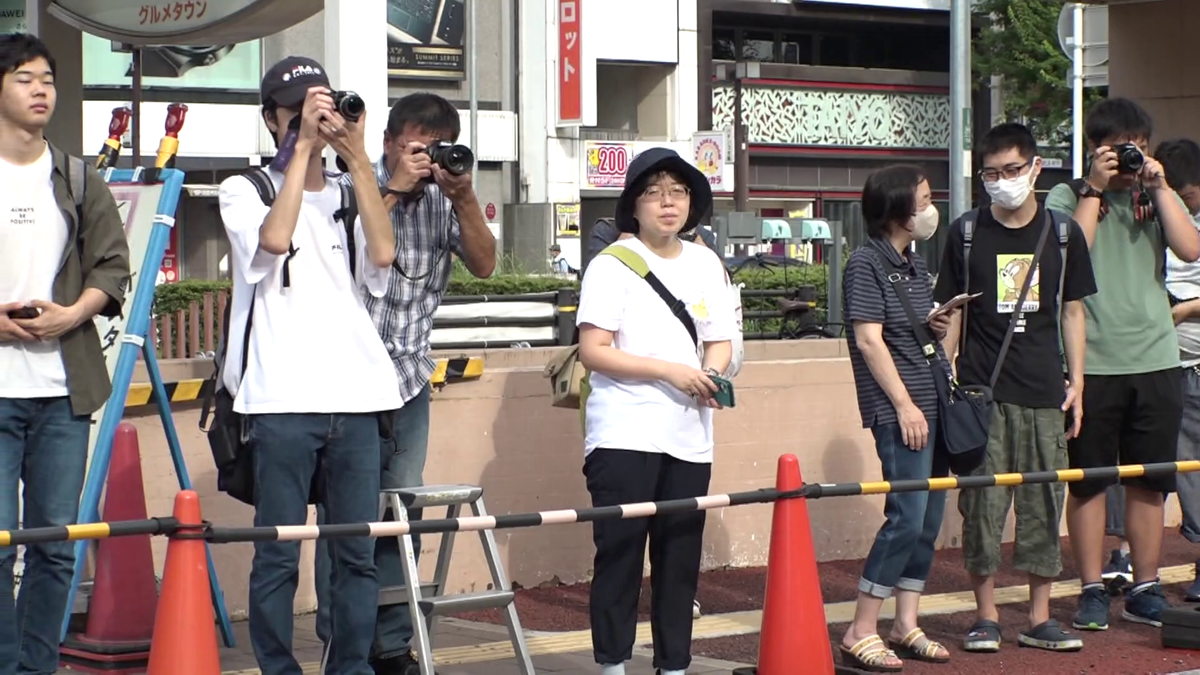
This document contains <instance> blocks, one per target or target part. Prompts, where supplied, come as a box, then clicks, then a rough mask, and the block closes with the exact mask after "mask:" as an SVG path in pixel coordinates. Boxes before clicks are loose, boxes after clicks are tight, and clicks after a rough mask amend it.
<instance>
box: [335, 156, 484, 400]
mask: <svg viewBox="0 0 1200 675" xmlns="http://www.w3.org/2000/svg"><path fill="white" fill-rule="evenodd" d="M374 166H375V178H376V179H377V180H378V183H379V185H380V186H383V185H386V184H387V182H388V179H390V178H391V174H390V173H389V172H388V169H387V166H386V165H384V163H383V162H382V161H380V162H378V163H376V164H375V165H374ZM341 180H342V181H343V182H344V183H345V184H347V185H352V184H353V183H352V181H351V180H350V174H345V175H343V176H342V178H341ZM391 217H392V230H393V232H395V235H396V256H395V260H394V262H393V263H392V273H391V278H390V280H389V281H388V286H387V291H386V292H385V293H384V294H383V297H380V298H376V297H374V296H372V295H371V294H370V293H367V292H366V290H365V288H364V289H360V290H362V293H363V300H364V302H365V303H366V306H367V311H368V312H370V313H371V320H372V321H374V322H375V328H376V329H377V330H378V331H379V337H380V338H382V339H383V344H384V346H385V347H387V350H388V354H389V355H391V357H392V365H394V366H395V367H396V376H397V377H398V379H399V380H400V396H401V397H402V398H403V399H404V401H405V402H406V403H407V402H408V401H410V400H412V398H413V397H414V396H416V395H417V394H418V393H420V392H421V390H422V389H423V388H424V387H425V385H426V384H428V383H429V378H430V376H431V375H433V370H434V365H435V364H434V361H433V359H431V358H430V357H429V351H430V346H429V338H430V334H431V333H433V314H434V312H436V311H437V308H438V306H439V305H441V303H442V297H443V296H444V295H445V294H446V286H447V285H448V284H449V281H450V270H451V267H452V265H453V258H452V257H451V255H450V254H451V253H453V254H454V255H457V256H458V257H459V258H462V256H463V253H462V237H461V230H460V229H459V224H458V214H456V213H455V212H454V208H453V206H452V205H451V204H450V198H449V197H446V196H445V195H444V194H442V191H441V189H440V188H439V187H438V186H437V185H436V184H434V183H430V184H428V185H427V186H426V187H425V192H424V193H422V194H420V195H419V196H418V197H417V198H416V199H414V200H411V201H407V202H406V201H404V200H401V201H400V202H399V203H397V204H396V207H395V208H393V209H392V212H391Z"/></svg>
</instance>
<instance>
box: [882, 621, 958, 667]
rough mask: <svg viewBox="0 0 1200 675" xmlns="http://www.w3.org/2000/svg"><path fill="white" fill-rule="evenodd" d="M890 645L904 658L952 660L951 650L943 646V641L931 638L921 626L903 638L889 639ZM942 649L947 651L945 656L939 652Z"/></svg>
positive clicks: (934, 660) (937, 661)
mask: <svg viewBox="0 0 1200 675" xmlns="http://www.w3.org/2000/svg"><path fill="white" fill-rule="evenodd" d="M888 646H889V647H891V648H892V649H893V650H895V651H896V653H897V654H900V655H901V656H902V657H903V658H906V659H912V660H914V661H924V662H925V663H947V662H948V661H950V650H949V649H946V648H945V647H944V646H942V644H941V643H939V642H934V641H933V640H930V639H929V638H928V637H927V636H926V635H925V631H923V630H921V629H920V628H914V629H912V630H911V631H909V632H908V635H905V636H904V639H903V640H896V639H895V638H892V639H889V640H888ZM942 651H944V652H946V655H945V656H939V655H938V652H942Z"/></svg>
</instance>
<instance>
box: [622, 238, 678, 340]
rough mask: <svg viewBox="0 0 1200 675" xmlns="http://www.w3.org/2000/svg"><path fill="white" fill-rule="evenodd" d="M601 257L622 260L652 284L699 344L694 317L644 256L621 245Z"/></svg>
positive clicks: (651, 286)
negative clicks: (651, 267)
mask: <svg viewBox="0 0 1200 675" xmlns="http://www.w3.org/2000/svg"><path fill="white" fill-rule="evenodd" d="M600 255H610V256H612V257H614V258H616V259H617V260H620V261H621V262H622V263H624V264H625V266H626V267H628V268H629V269H630V270H632V271H633V273H634V274H636V275H638V276H639V277H641V278H643V279H645V280H646V283H648V284H650V288H653V289H654V292H655V293H658V297H660V298H662V300H663V302H665V303H667V307H668V308H670V310H671V313H672V314H674V315H675V318H677V319H679V322H680V323H682V324H683V327H684V328H686V329H687V332H688V335H690V336H691V338H692V343H693V344H699V342H700V339H699V337H698V336H697V333H696V324H695V322H694V321H692V316H691V315H690V314H688V311H687V306H686V305H684V304H683V301H682V300H680V299H678V298H676V297H675V296H674V295H673V294H672V293H671V291H669V290H667V287H666V286H664V285H663V282H662V281H661V280H660V279H659V278H658V277H657V276H655V274H654V272H651V271H650V266H649V265H647V264H646V260H645V259H644V258H642V256H640V255H638V254H637V252H636V251H634V250H633V249H631V248H629V247H628V246H621V245H620V244H611V245H609V246H607V247H605V248H604V250H602V251H600Z"/></svg>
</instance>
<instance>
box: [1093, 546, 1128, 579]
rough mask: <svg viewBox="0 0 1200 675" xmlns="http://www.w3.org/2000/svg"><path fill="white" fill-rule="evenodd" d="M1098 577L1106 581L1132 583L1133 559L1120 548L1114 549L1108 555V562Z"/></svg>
mask: <svg viewBox="0 0 1200 675" xmlns="http://www.w3.org/2000/svg"><path fill="white" fill-rule="evenodd" d="M1100 578H1101V579H1103V580H1105V581H1107V582H1110V583H1111V582H1114V581H1119V582H1124V583H1125V584H1132V583H1133V561H1132V560H1131V559H1130V557H1129V554H1128V553H1122V552H1121V549H1115V550H1114V551H1113V552H1112V553H1111V554H1109V557H1108V564H1107V565H1105V566H1104V571H1102V572H1101V573H1100Z"/></svg>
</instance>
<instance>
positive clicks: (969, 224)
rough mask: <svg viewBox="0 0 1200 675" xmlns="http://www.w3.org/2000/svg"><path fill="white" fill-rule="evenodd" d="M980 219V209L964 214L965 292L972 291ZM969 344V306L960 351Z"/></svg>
mask: <svg viewBox="0 0 1200 675" xmlns="http://www.w3.org/2000/svg"><path fill="white" fill-rule="evenodd" d="M978 220H979V209H971V210H970V211H967V212H966V213H964V214H963V215H962V235H963V293H970V292H971V244H972V243H973V242H974V239H975V222H976V221H978ZM966 345H967V308H965V307H964V308H963V312H962V325H961V327H960V329H959V331H958V353H959V355H962V353H963V350H964V349H965V348H966Z"/></svg>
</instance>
